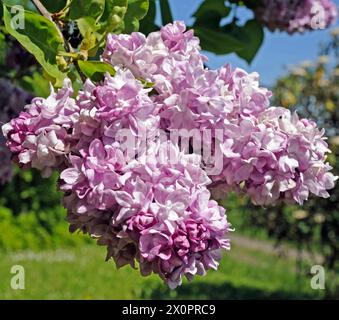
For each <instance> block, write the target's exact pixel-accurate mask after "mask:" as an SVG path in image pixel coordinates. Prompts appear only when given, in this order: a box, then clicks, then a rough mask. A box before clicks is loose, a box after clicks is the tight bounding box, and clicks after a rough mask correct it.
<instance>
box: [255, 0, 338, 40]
mask: <svg viewBox="0 0 339 320" xmlns="http://www.w3.org/2000/svg"><path fill="white" fill-rule="evenodd" d="M254 13H255V16H256V18H257V19H258V20H259V21H260V22H261V23H262V24H263V25H264V26H266V27H267V28H268V29H269V30H270V31H274V30H280V31H286V32H288V33H289V34H292V33H295V32H301V33H302V32H304V31H306V30H311V29H320V28H321V29H324V28H327V27H328V26H330V25H331V24H332V23H334V22H335V21H336V18H337V15H338V12H337V8H336V5H335V3H334V2H332V1H331V0H275V1H271V0H262V1H261V2H259V5H258V6H256V7H255V8H254Z"/></svg>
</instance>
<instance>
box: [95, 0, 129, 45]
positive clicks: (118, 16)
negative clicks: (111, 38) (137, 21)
mask: <svg viewBox="0 0 339 320" xmlns="http://www.w3.org/2000/svg"><path fill="white" fill-rule="evenodd" d="M126 11H127V0H106V2H105V10H104V12H103V14H102V16H101V17H100V20H99V22H98V29H97V35H98V40H99V41H102V40H104V39H106V35H107V33H110V32H114V33H120V32H122V31H123V29H124V20H123V19H124V16H125V13H126Z"/></svg>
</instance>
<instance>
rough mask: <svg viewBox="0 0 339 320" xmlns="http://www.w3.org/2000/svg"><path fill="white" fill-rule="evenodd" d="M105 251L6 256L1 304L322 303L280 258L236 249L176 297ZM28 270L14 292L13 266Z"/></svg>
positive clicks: (1, 263)
mask: <svg viewBox="0 0 339 320" xmlns="http://www.w3.org/2000/svg"><path fill="white" fill-rule="evenodd" d="M104 257H105V249H104V248H102V247H98V246H95V245H84V246H82V247H78V248H67V249H60V250H57V251H43V252H37V253H34V252H30V251H22V252H14V253H0V299H156V298H158V299H169V298H172V299H210V298H213V299H242V298H251V299H260V298H278V299H294V298H311V299H318V298H321V297H322V295H323V294H324V292H323V291H319V290H312V289H311V287H310V278H311V276H309V275H308V274H307V270H306V269H305V274H304V275H302V276H301V277H300V278H299V279H297V277H296V274H295V263H294V262H293V261H290V260H287V259H279V258H278V257H276V256H274V255H270V254H267V253H263V252H258V251H253V250H249V249H246V248H243V247H236V246H235V245H234V246H233V247H232V250H231V252H229V253H226V254H225V255H224V257H223V260H222V262H221V266H220V269H219V270H218V271H212V272H209V273H208V275H207V276H206V277H197V278H195V279H194V280H193V282H191V283H188V282H187V281H185V283H184V284H183V285H182V287H180V288H179V289H177V290H174V291H171V290H169V289H167V287H166V286H165V285H164V284H163V283H162V281H161V280H160V279H158V277H157V276H155V275H153V276H151V277H148V278H142V277H141V276H140V275H139V273H138V270H133V269H132V268H130V267H124V268H122V269H120V270H116V268H115V266H114V263H113V262H112V261H110V262H104ZM15 264H19V265H22V266H23V267H24V268H25V273H26V277H25V278H26V281H25V287H26V288H25V289H24V290H13V289H11V287H10V279H11V277H12V276H13V275H12V274H11V273H10V269H11V266H13V265H15Z"/></svg>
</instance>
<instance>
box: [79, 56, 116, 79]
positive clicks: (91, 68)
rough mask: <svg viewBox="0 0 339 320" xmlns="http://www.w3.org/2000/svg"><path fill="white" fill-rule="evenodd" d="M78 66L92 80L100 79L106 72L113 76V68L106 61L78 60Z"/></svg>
mask: <svg viewBox="0 0 339 320" xmlns="http://www.w3.org/2000/svg"><path fill="white" fill-rule="evenodd" d="M78 64H79V68H80V69H81V71H82V72H83V73H84V75H85V76H86V77H87V78H90V79H91V80H93V81H94V82H98V81H101V80H102V79H103V77H104V75H105V73H106V72H108V73H109V74H110V75H112V76H114V74H115V70H114V68H113V67H112V66H111V65H110V64H108V63H106V62H101V61H81V60H80V61H79V62H78Z"/></svg>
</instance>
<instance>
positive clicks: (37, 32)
mask: <svg viewBox="0 0 339 320" xmlns="http://www.w3.org/2000/svg"><path fill="white" fill-rule="evenodd" d="M3 11H4V22H5V27H6V30H7V32H8V33H9V34H10V35H11V36H13V37H14V38H16V39H17V40H18V41H19V42H20V44H21V45H22V46H23V47H24V48H25V49H26V50H27V51H28V52H30V53H31V54H33V55H34V57H35V58H36V60H37V61H38V62H39V63H40V64H41V66H42V67H43V68H44V70H45V71H46V73H48V74H49V75H50V76H51V77H53V78H55V79H56V80H57V83H56V85H59V84H60V83H61V82H62V79H64V77H65V74H64V73H62V72H61V71H60V70H59V69H58V66H57V61H56V57H57V55H58V52H59V50H60V49H62V47H63V39H62V37H61V36H60V35H59V32H58V30H57V29H56V27H55V25H54V24H53V23H52V22H51V21H49V20H48V19H46V18H45V17H43V16H41V15H39V14H36V13H33V12H30V11H25V12H24V21H25V27H24V28H23V29H19V28H18V29H15V28H13V27H12V24H11V18H12V16H11V13H10V12H9V11H8V9H7V6H6V5H4V6H3Z"/></svg>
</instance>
